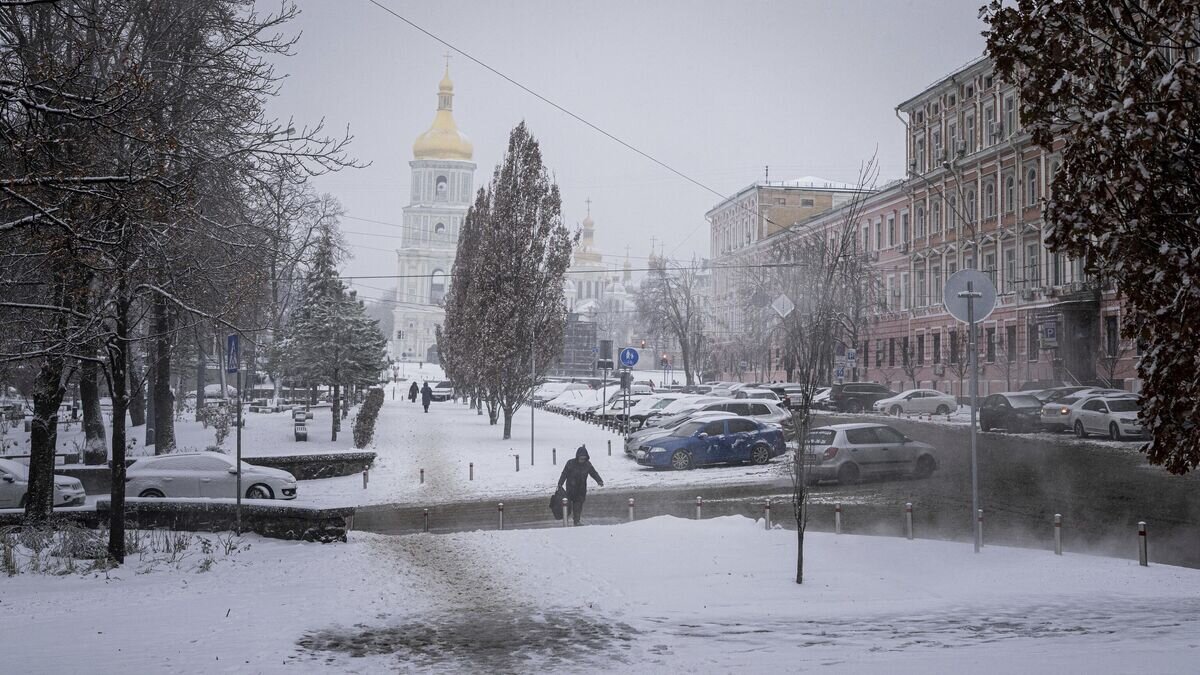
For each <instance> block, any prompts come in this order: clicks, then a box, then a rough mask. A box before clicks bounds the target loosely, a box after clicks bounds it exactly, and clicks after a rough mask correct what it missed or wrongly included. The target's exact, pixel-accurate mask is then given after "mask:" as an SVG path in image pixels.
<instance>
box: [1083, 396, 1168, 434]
mask: <svg viewBox="0 0 1200 675" xmlns="http://www.w3.org/2000/svg"><path fill="white" fill-rule="evenodd" d="M1068 425H1069V426H1070V428H1071V429H1073V430H1074V431H1075V435H1076V436H1078V437H1080V438H1087V437H1088V435H1089V434H1101V435H1105V434H1107V435H1108V437H1109V438H1111V439H1113V440H1114V441H1123V440H1125V439H1127V438H1147V437H1148V436H1149V434H1148V433H1147V432H1146V428H1145V427H1143V426H1142V423H1141V421H1139V420H1138V402H1137V399H1136V398H1134V397H1133V396H1129V395H1125V396H1095V397H1092V398H1087V399H1083V400H1081V401H1078V402H1077V403H1075V405H1073V406H1071V413H1070V415H1069V418H1068Z"/></svg>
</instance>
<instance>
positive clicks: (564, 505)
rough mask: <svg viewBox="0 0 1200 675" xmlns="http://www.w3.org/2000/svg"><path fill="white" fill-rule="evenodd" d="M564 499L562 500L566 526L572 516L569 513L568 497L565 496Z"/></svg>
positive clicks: (564, 524)
mask: <svg viewBox="0 0 1200 675" xmlns="http://www.w3.org/2000/svg"><path fill="white" fill-rule="evenodd" d="M562 499H563V500H562V507H563V527H566V526H567V525H568V523H567V521H569V520H570V519H571V517H570V514H568V513H567V498H566V497H563V498H562Z"/></svg>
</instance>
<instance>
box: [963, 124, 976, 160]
mask: <svg viewBox="0 0 1200 675" xmlns="http://www.w3.org/2000/svg"><path fill="white" fill-rule="evenodd" d="M964 126H965V127H966V134H965V135H966V138H965V139H964V140H965V141H966V142H967V154H970V153H972V152H975V116H974V115H967V119H966V122H965V123H964Z"/></svg>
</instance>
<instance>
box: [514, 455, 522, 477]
mask: <svg viewBox="0 0 1200 675" xmlns="http://www.w3.org/2000/svg"><path fill="white" fill-rule="evenodd" d="M513 461H514V462H516V465H517V473H521V455H520V453H516V454H514V455H513Z"/></svg>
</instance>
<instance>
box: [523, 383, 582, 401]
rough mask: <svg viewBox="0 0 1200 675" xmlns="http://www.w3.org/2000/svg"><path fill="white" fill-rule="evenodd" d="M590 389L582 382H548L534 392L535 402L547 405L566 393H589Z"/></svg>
mask: <svg viewBox="0 0 1200 675" xmlns="http://www.w3.org/2000/svg"><path fill="white" fill-rule="evenodd" d="M588 389H591V387H589V386H587V385H586V384H584V383H582V382H547V383H545V384H543V385H542V386H540V387H538V388H537V390H536V391H534V392H533V400H534V401H536V402H537V403H545V402H546V401H549V400H551V399H553V398H555V397H557V396H559V395H560V394H562V393H563V392H564V391H587V390H588Z"/></svg>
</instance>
